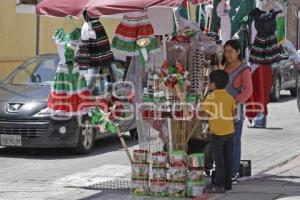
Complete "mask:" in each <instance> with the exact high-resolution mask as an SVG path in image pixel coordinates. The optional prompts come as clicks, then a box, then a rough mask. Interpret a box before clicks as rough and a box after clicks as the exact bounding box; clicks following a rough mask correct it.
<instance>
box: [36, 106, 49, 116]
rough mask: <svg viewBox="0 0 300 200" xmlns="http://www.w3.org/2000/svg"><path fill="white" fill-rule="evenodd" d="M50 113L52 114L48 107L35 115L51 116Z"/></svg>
mask: <svg viewBox="0 0 300 200" xmlns="http://www.w3.org/2000/svg"><path fill="white" fill-rule="evenodd" d="M50 115H51V109H50V108H48V107H46V108H44V109H42V110H41V111H40V112H38V113H36V114H35V115H34V116H35V117H36V116H38V117H41V116H50Z"/></svg>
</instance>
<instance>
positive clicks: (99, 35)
mask: <svg viewBox="0 0 300 200" xmlns="http://www.w3.org/2000/svg"><path fill="white" fill-rule="evenodd" d="M91 25H92V28H93V30H94V31H95V33H96V39H88V40H81V43H80V45H79V50H78V52H77V55H76V59H75V60H76V62H77V63H78V65H79V69H83V70H84V69H89V68H91V67H98V66H103V65H107V64H109V63H110V62H111V61H112V60H113V53H112V52H111V49H110V44H109V40H108V37H107V34H106V32H105V30H104V27H103V25H102V24H101V23H100V22H99V20H95V21H92V22H91Z"/></svg>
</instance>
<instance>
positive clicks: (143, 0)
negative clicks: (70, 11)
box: [86, 0, 181, 17]
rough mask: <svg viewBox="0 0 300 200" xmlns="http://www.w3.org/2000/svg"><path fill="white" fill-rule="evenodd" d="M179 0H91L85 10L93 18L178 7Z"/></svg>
mask: <svg viewBox="0 0 300 200" xmlns="http://www.w3.org/2000/svg"><path fill="white" fill-rule="evenodd" d="M180 1H181V0H91V1H90V2H89V3H88V5H87V7H86V9H87V11H88V13H89V14H90V15H91V16H93V17H95V16H102V15H113V14H119V13H127V12H134V11H145V10H146V9H147V8H149V7H151V6H170V7H175V6H178V4H179V2H180Z"/></svg>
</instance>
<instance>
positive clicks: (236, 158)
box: [232, 105, 245, 177]
mask: <svg viewBox="0 0 300 200" xmlns="http://www.w3.org/2000/svg"><path fill="white" fill-rule="evenodd" d="M239 106H240V105H239ZM241 108H242V109H241V110H239V112H238V116H239V117H238V119H237V120H236V121H235V122H234V129H235V132H234V135H233V164H232V175H233V177H234V176H235V175H237V174H239V172H240V161H241V137H242V132H243V124H244V119H245V118H244V112H243V110H244V109H243V107H241Z"/></svg>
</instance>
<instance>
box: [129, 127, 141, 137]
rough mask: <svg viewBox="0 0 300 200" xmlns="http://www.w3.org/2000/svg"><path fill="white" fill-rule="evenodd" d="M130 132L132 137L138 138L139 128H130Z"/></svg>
mask: <svg viewBox="0 0 300 200" xmlns="http://www.w3.org/2000/svg"><path fill="white" fill-rule="evenodd" d="M129 134H130V137H131V139H138V137H139V135H138V131H137V128H135V129H132V130H130V131H129Z"/></svg>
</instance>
